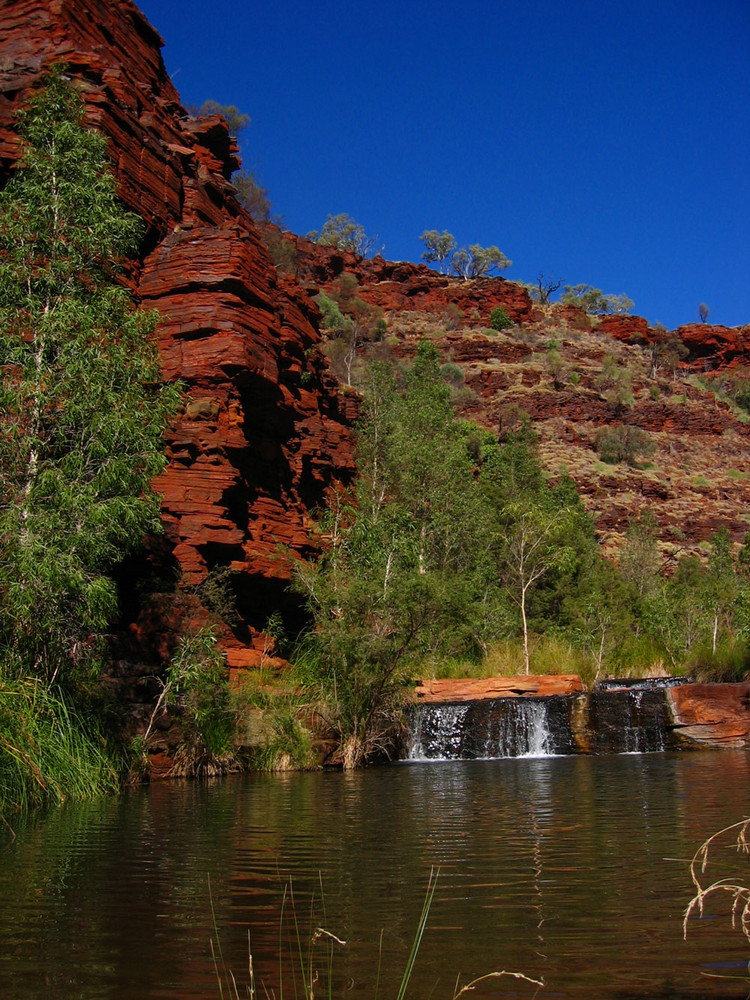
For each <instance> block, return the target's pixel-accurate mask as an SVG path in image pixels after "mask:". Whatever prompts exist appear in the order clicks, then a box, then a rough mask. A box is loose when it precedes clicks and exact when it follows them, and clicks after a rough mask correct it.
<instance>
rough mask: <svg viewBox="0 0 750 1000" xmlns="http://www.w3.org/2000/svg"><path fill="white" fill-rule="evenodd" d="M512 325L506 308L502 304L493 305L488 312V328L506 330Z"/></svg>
mask: <svg viewBox="0 0 750 1000" xmlns="http://www.w3.org/2000/svg"><path fill="white" fill-rule="evenodd" d="M512 325H513V323H512V320H511V318H510V316H509V315H508V313H507V312H506V310H505V309H503V307H502V306H495V308H494V309H493V310H492V312H491V313H490V329H491V330H507V329H508V327H509V326H512Z"/></svg>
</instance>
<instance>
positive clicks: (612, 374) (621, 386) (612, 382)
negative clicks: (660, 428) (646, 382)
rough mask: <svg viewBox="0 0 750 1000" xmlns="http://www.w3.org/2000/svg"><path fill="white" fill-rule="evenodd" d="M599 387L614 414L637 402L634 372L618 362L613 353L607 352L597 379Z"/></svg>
mask: <svg viewBox="0 0 750 1000" xmlns="http://www.w3.org/2000/svg"><path fill="white" fill-rule="evenodd" d="M596 385H597V388H598V389H600V390H602V392H603V395H604V401H605V402H606V404H607V406H608V408H609V409H610V410H611V411H612V413H614V414H619V413H622V412H623V411H624V410H626V409H628V408H629V407H631V406H632V405H633V403H634V402H635V400H634V398H633V373H632V372H631V371H630V369H629V368H626V367H623V366H621V365H620V364H618V362H617V359H616V358H615V357H614V356H613V355H612V354H605V355H604V359H603V361H602V370H601V372H600V373H599V376H598V378H597V380H596Z"/></svg>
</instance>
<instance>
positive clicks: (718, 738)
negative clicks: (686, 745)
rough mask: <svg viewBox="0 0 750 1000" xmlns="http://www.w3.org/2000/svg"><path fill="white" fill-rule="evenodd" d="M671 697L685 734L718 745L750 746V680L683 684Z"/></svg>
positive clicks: (670, 693)
mask: <svg viewBox="0 0 750 1000" xmlns="http://www.w3.org/2000/svg"><path fill="white" fill-rule="evenodd" d="M668 697H669V700H670V703H671V707H672V714H673V716H674V721H675V726H676V728H677V731H678V732H679V733H681V734H682V735H683V736H686V737H688V738H689V739H691V740H695V741H696V742H698V743H705V744H708V745H709V746H715V747H750V682H747V683H744V684H680V685H678V686H676V687H673V688H670V689H669V692H668Z"/></svg>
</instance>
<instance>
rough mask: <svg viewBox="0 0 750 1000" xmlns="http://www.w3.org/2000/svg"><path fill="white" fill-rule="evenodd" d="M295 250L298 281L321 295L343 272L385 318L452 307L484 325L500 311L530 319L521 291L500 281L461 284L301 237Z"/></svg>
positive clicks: (528, 303) (425, 269) (527, 300)
mask: <svg viewBox="0 0 750 1000" xmlns="http://www.w3.org/2000/svg"><path fill="white" fill-rule="evenodd" d="M294 245H295V249H296V252H297V271H298V274H299V275H300V276H301V277H303V278H305V279H307V280H309V281H312V282H314V283H315V284H316V285H319V286H320V287H321V288H324V289H325V288H330V287H331V285H332V284H333V283H334V281H335V280H336V278H338V277H339V276H340V275H341V274H342V273H343V272H344V271H346V272H347V273H348V274H354V275H355V276H356V278H357V279H358V281H359V284H360V287H359V289H358V290H357V295H358V296H359V297H360V298H361V299H363V300H364V301H365V302H368V303H369V304H370V305H374V306H378V307H379V308H380V309H382V310H383V311H384V312H400V311H402V310H413V311H415V312H424V313H435V314H437V315H441V314H443V313H445V311H446V309H448V307H449V306H452V307H458V308H459V309H461V310H462V312H463V313H464V314H465V315H466V316H472V315H474V316H475V317H476V322H482V323H485V324H489V317H490V313H491V312H492V310H493V309H494V308H495V307H496V306H501V307H502V308H503V309H505V311H506V312H507V313H508V316H509V317H510V319H511V320H512V321H513V322H514V323H519V324H521V323H524V322H525V321H526V320H527V319H528V318H529V317H530V315H531V308H532V304H531V299H530V298H529V294H528V292H527V291H526V289H525V288H522V287H521V286H520V285H516V284H514V283H513V282H512V281H506V280H505V279H504V278H475V279H473V280H471V281H464V280H463V279H462V278H455V277H452V276H450V275H447V274H438V273H437V272H436V271H431V270H430V269H429V268H428V267H427V266H426V265H425V264H412V263H411V262H410V261H388V260H384V259H383V258H382V257H380V256H378V257H372V258H363V257H358V256H357V255H356V254H353V253H350V252H348V251H342V250H337V249H335V248H332V247H326V246H321V245H320V244H318V243H313V242H311V241H310V240H308V239H305V238H304V237H296V238H295V239H294Z"/></svg>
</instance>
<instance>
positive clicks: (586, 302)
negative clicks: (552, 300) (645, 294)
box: [560, 285, 633, 316]
mask: <svg viewBox="0 0 750 1000" xmlns="http://www.w3.org/2000/svg"><path fill="white" fill-rule="evenodd" d="M560 301H561V302H562V303H563V305H566V306H578V308H579V309H583V310H584V312H587V313H589V314H590V315H592V316H604V315H607V314H613V315H626V314H627V313H629V312H630V310H631V309H632V308H633V300H632V299H629V298H628V296H627V295H611V294H605V293H604V292H602V290H601V289H600V288H593V287H592V286H591V285H566V286H565V292H564V293H563V296H562V298H561V300H560Z"/></svg>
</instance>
